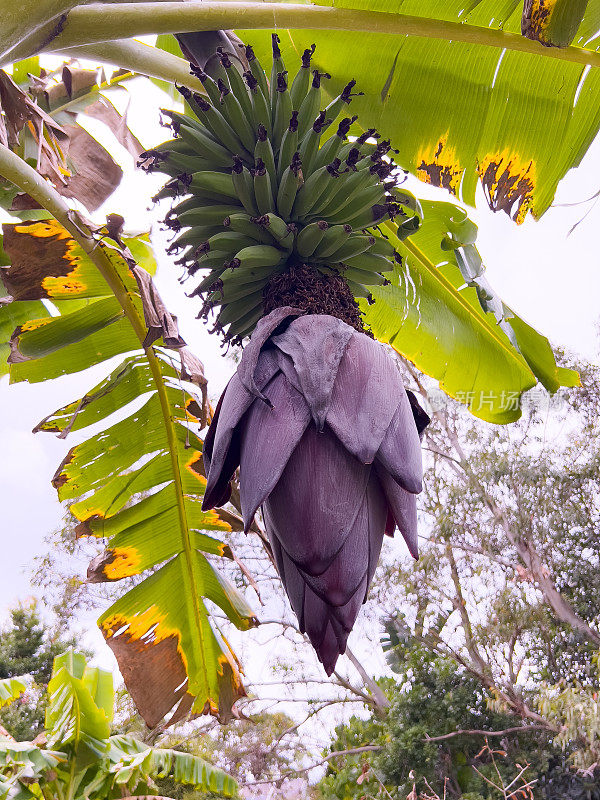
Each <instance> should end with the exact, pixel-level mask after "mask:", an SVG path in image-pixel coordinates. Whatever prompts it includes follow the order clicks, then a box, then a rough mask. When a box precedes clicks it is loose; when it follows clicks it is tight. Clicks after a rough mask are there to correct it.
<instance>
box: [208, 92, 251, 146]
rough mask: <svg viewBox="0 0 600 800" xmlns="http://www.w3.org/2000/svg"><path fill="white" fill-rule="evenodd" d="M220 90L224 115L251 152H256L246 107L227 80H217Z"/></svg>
mask: <svg viewBox="0 0 600 800" xmlns="http://www.w3.org/2000/svg"><path fill="white" fill-rule="evenodd" d="M217 85H218V87H219V91H220V92H221V108H222V110H223V116H224V117H225V119H226V120H227V122H228V123H229V125H230V126H231V129H232V130H234V131H235V132H236V133H237V135H238V136H239V138H240V141H241V142H242V144H243V145H244V147H245V148H246V150H247V151H248V152H249V153H253V152H254V144H255V141H256V140H255V137H254V132H253V130H252V125H251V123H250V120H249V119H248V117H247V116H246V114H245V113H244V109H243V108H242V106H241V105H240V103H239V101H238V99H237V97H236V96H235V95H234V94H233V92H232V91H231V89H230V88H229V86H228V85H227V84H226V83H225V81H223V80H221V78H219V80H218V81H217Z"/></svg>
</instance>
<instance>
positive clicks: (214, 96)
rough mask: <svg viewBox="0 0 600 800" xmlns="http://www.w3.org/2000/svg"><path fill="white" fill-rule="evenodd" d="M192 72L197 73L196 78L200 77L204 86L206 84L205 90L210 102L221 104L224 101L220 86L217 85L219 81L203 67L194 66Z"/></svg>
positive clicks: (215, 104)
mask: <svg viewBox="0 0 600 800" xmlns="http://www.w3.org/2000/svg"><path fill="white" fill-rule="evenodd" d="M190 72H191V73H192V75H195V76H196V78H199V80H200V82H201V83H202V86H204V90H205V91H206V94H207V95H208V97H209V99H210V102H211V103H212V104H213V106H217V107H218V106H219V105H220V104H221V103H222V98H221V92H220V90H219V87H218V86H217V81H216V80H215V79H214V78H211V76H210V75H207V74H206V72H204V70H203V69H200V68H199V67H196V66H192V67H191V70H190Z"/></svg>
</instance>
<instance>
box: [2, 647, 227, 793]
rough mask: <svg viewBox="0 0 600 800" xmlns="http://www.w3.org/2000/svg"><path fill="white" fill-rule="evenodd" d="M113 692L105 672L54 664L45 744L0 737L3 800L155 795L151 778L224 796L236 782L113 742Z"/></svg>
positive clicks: (129, 739) (70, 654)
mask: <svg viewBox="0 0 600 800" xmlns="http://www.w3.org/2000/svg"><path fill="white" fill-rule="evenodd" d="M112 715H113V686H112V675H111V673H110V672H108V671H106V670H103V669H100V668H98V667H89V666H88V665H87V663H86V659H85V657H84V656H83V655H82V654H80V653H76V652H74V651H73V650H69V651H67V652H66V653H64V654H63V655H61V656H57V658H56V659H55V661H54V668H53V673H52V677H51V679H50V683H49V687H48V710H47V713H46V731H45V741H46V745H45V746H43V745H42V744H36V743H35V742H22V743H18V742H15V741H14V740H12V739H10V738H7V737H3V738H0V798H6V797H11V798H22V799H23V800H26V799H27V798H43V797H45V798H47V797H60V798H64V797H68V798H69V800H79V799H80V798H81V800H83V798H85V800H112V798H117V797H121V796H123V795H131V794H133V793H139V794H155V793H156V792H157V786H156V784H155V779H161V778H167V777H169V776H171V777H172V778H173V780H174V781H175V782H176V783H178V784H183V785H186V786H191V787H193V788H194V789H199V790H205V791H210V792H212V793H215V794H218V795H219V796H221V797H231V796H232V795H233V794H234V793H235V792H236V783H235V781H234V780H233V779H232V778H230V777H229V776H228V775H226V774H225V773H224V772H222V771H221V770H219V769H216V768H215V767H213V766H212V765H211V764H209V763H208V762H207V761H205V760H204V759H202V758H199V757H198V756H194V755H190V754H187V753H181V752H177V751H175V750H171V749H168V748H152V747H149V746H148V745H146V744H144V743H143V742H141V741H139V740H137V739H136V738H135V737H133V736H127V735H113V736H110V735H109V734H110V726H109V723H110V720H111V719H112Z"/></svg>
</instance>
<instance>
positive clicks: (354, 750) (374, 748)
mask: <svg viewBox="0 0 600 800" xmlns="http://www.w3.org/2000/svg"><path fill="white" fill-rule="evenodd" d="M380 750H383V746H382V745H378V744H367V745H363V746H362V747H351V748H350V749H349V750H336V751H335V752H334V753H329V755H326V756H325V758H322V759H321V760H320V761H317V762H315V763H314V764H310V766H308V767H301V768H300V769H294V770H290V771H289V772H285V773H284V774H283V775H280V776H279V777H277V778H267V779H265V780H262V781H250V782H248V783H242V784H241V785H242V786H260V785H263V784H265V783H279V782H281V781H285V780H286V779H287V778H293V777H295V776H296V775H301V774H302V773H304V772H310V771H311V769H316V768H317V767H321V766H323V764H327V762H328V761H331V760H332V759H334V758H337V757H338V756H355V755H358V754H359V753H368V752H372V753H375V752H378V751H380Z"/></svg>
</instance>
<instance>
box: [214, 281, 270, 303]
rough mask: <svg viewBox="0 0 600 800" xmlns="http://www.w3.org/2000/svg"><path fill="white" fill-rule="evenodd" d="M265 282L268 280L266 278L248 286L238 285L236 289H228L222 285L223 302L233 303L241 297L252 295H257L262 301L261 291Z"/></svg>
mask: <svg viewBox="0 0 600 800" xmlns="http://www.w3.org/2000/svg"><path fill="white" fill-rule="evenodd" d="M267 283H268V281H267V280H266V279H262V280H260V281H256V282H255V283H253V284H250V285H249V286H240V287H239V288H237V289H234V288H233V287H232V288H231V290H230V291H228V290H227V289H226V288H225V287H223V290H222V298H223V303H235V302H236V301H238V300H242V299H243V298H245V297H250V296H252V295H259V296H260V300H261V302H262V292H263V289H264V288H265V286H266V285H267Z"/></svg>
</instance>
